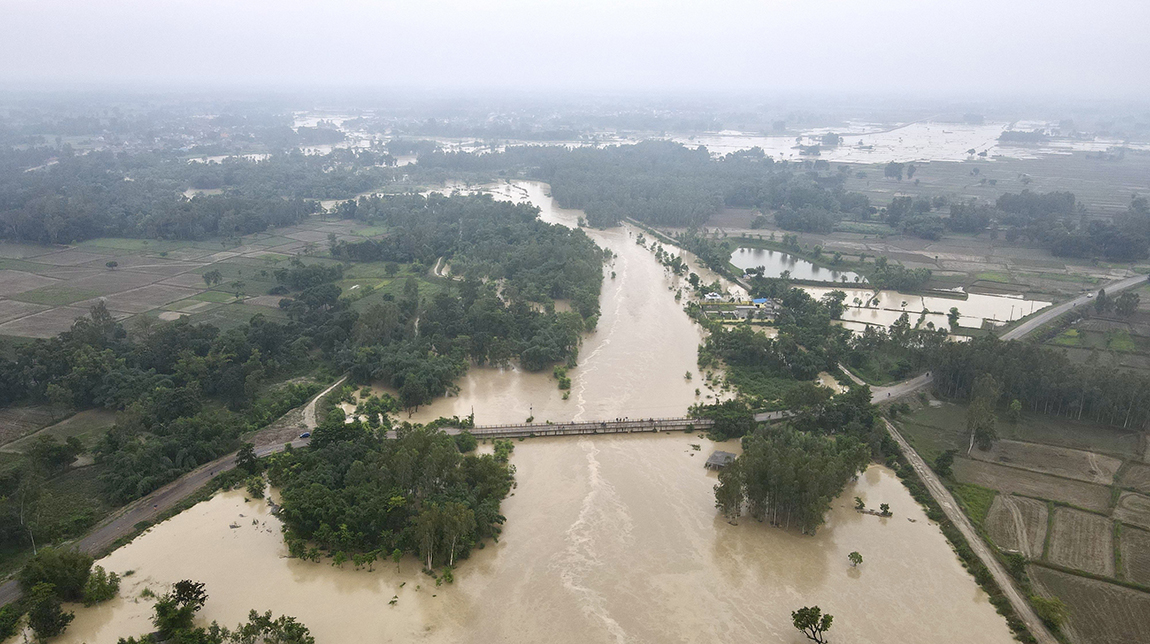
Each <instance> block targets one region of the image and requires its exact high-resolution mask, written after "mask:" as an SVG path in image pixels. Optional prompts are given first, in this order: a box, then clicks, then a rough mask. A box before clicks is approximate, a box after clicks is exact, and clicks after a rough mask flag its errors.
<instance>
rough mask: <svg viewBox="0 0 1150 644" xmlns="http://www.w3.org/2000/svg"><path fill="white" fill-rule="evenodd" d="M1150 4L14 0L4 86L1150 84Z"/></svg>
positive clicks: (1089, 91)
mask: <svg viewBox="0 0 1150 644" xmlns="http://www.w3.org/2000/svg"><path fill="white" fill-rule="evenodd" d="M1148 29H1150V2H1147V1H1146V0H1138V1H1116V0H1090V1H1085V0H1077V1H1063V0H1027V1H1015V0H948V1H946V2H939V1H934V0H917V1H911V0H906V1H902V0H834V1H832V0H793V1H772V0H758V1H742V0H729V1H728V0H708V1H690V2H689V1H685V0H659V1H654V0H617V1H608V0H487V1H484V0H412V1H408V2H396V1H389V0H374V1H373V0H325V1H323V2H317V1H306V2H305V1H301V0H0V82H8V83H11V82H19V83H20V84H21V85H26V84H39V83H50V84H59V83H83V84H85V85H101V84H105V83H122V82H125V81H126V82H135V81H148V82H162V83H165V84H171V83H181V84H184V83H190V84H193V85H203V84H225V85H236V84H241V85H251V86H268V85H273V86H274V85H295V86H314V85H342V86H372V87H422V88H432V89H470V88H475V87H488V88H495V89H499V88H512V87H514V88H520V89H563V90H573V91H595V90H610V91H619V90H640V91H641V90H673V91H682V90H704V91H709V90H725V91H734V92H740V93H756V94H757V93H767V92H774V91H814V92H827V91H830V92H868V93H880V94H889V93H906V94H928V93H929V94H936V93H942V94H946V95H965V94H978V95H998V94H1003V93H1007V94H1039V95H1054V96H1058V95H1073V96H1096V97H1103V98H1121V97H1146V96H1148V95H1150V64H1148V63H1150V35H1148V33H1147V30H1148Z"/></svg>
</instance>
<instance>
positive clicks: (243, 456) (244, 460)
mask: <svg viewBox="0 0 1150 644" xmlns="http://www.w3.org/2000/svg"><path fill="white" fill-rule="evenodd" d="M236 467H238V468H241V469H244V470H247V471H248V472H249V473H251V474H255V473H256V472H258V471H260V459H259V458H258V457H257V456H256V446H255V445H253V444H252V443H244V444H243V445H242V446H241V447H240V451H238V452H236Z"/></svg>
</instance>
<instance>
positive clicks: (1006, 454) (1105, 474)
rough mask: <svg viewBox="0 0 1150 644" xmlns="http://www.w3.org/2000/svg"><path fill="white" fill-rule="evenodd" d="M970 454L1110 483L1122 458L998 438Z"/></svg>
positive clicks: (1044, 471)
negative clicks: (988, 447)
mask: <svg viewBox="0 0 1150 644" xmlns="http://www.w3.org/2000/svg"><path fill="white" fill-rule="evenodd" d="M970 457H971V458H974V459H976V460H980V461H986V462H988V463H999V464H1002V465H1010V466H1013V467H1021V468H1023V469H1026V470H1030V471H1033V472H1039V473H1042V474H1052V475H1054V476H1062V477H1066V478H1071V479H1076V480H1079V481H1086V482H1087V483H1098V484H1100V485H1110V484H1111V483H1113V482H1114V475H1115V474H1116V473H1117V472H1118V468H1120V467H1121V466H1122V461H1121V460H1119V459H1117V458H1114V457H1113V456H1103V455H1101V454H1096V453H1094V452H1087V451H1084V450H1076V449H1070V448H1066V447H1055V446H1052V445H1043V444H1041V443H1023V442H1020V441H1011V440H1000V441H997V442H996V443H995V444H994V447H992V448H991V449H990V450H988V451H985V452H984V451H982V450H979V449H975V450H972V451H971V452H970Z"/></svg>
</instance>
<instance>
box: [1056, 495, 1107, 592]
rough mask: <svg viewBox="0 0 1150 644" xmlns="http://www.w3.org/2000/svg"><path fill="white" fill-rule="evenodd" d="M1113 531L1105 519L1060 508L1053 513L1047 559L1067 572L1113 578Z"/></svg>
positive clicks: (1079, 511) (1088, 513)
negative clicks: (1070, 570)
mask: <svg viewBox="0 0 1150 644" xmlns="http://www.w3.org/2000/svg"><path fill="white" fill-rule="evenodd" d="M1113 530H1114V524H1113V522H1111V521H1110V519H1107V518H1106V517H1103V516H1099V515H1097V514H1091V513H1090V512H1083V511H1081V510H1075V509H1072V508H1061V507H1060V508H1058V509H1056V510H1055V512H1054V527H1053V530H1052V532H1051V534H1050V552H1049V553H1047V559H1048V560H1049V561H1050V562H1051V563H1055V564H1058V565H1060V566H1066V567H1067V568H1074V569H1076V570H1082V571H1085V572H1090V573H1094V574H1096V575H1103V576H1106V577H1113V576H1114V539H1113Z"/></svg>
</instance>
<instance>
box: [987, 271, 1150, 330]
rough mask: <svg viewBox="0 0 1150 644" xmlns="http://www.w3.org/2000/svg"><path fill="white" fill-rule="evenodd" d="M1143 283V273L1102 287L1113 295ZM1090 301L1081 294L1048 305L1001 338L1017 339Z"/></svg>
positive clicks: (1108, 293)
mask: <svg viewBox="0 0 1150 644" xmlns="http://www.w3.org/2000/svg"><path fill="white" fill-rule="evenodd" d="M1144 283H1146V276H1145V275H1135V276H1134V277H1127V278H1126V279H1124V280H1118V281H1117V282H1111V283H1110V284H1107V285H1106V286H1104V287H1102V288H1104V289H1106V294H1107V295H1114V294H1115V293H1118V292H1119V291H1124V290H1126V289H1128V288H1131V287H1133V286H1137V285H1139V284H1144ZM1090 295H1094V293H1091V294H1090ZM1090 302H1092V300H1091V298H1090V297H1088V296H1086V295H1082V296H1080V297H1077V298H1074V299H1073V300H1070V301H1069V302H1063V303H1062V304H1059V305H1058V306H1051V307H1048V308H1046V309H1044V310H1043V311H1042V312H1041V313H1039V314H1038V315H1035V316H1034V317H1032V318H1030V319H1029V320H1027V321H1025V322H1023V323H1022V324H1019V325H1018V326H1016V327H1014V328H1013V329H1011V330H1009V331H1007V332H1006V333H1003V334H1002V336H1001V338H1002V339H1003V340H1018V339H1020V338H1022V337H1023V336H1025V335H1027V334H1028V333H1030V332H1031V331H1034V330H1035V329H1037V328H1038V327H1040V326H1042V325H1043V324H1046V323H1047V322H1049V321H1051V320H1053V319H1054V318H1056V317H1058V316H1060V315H1062V314H1063V313H1065V312H1067V311H1069V310H1070V309H1073V308H1075V307H1078V306H1083V305H1085V304H1088V303H1090Z"/></svg>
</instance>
